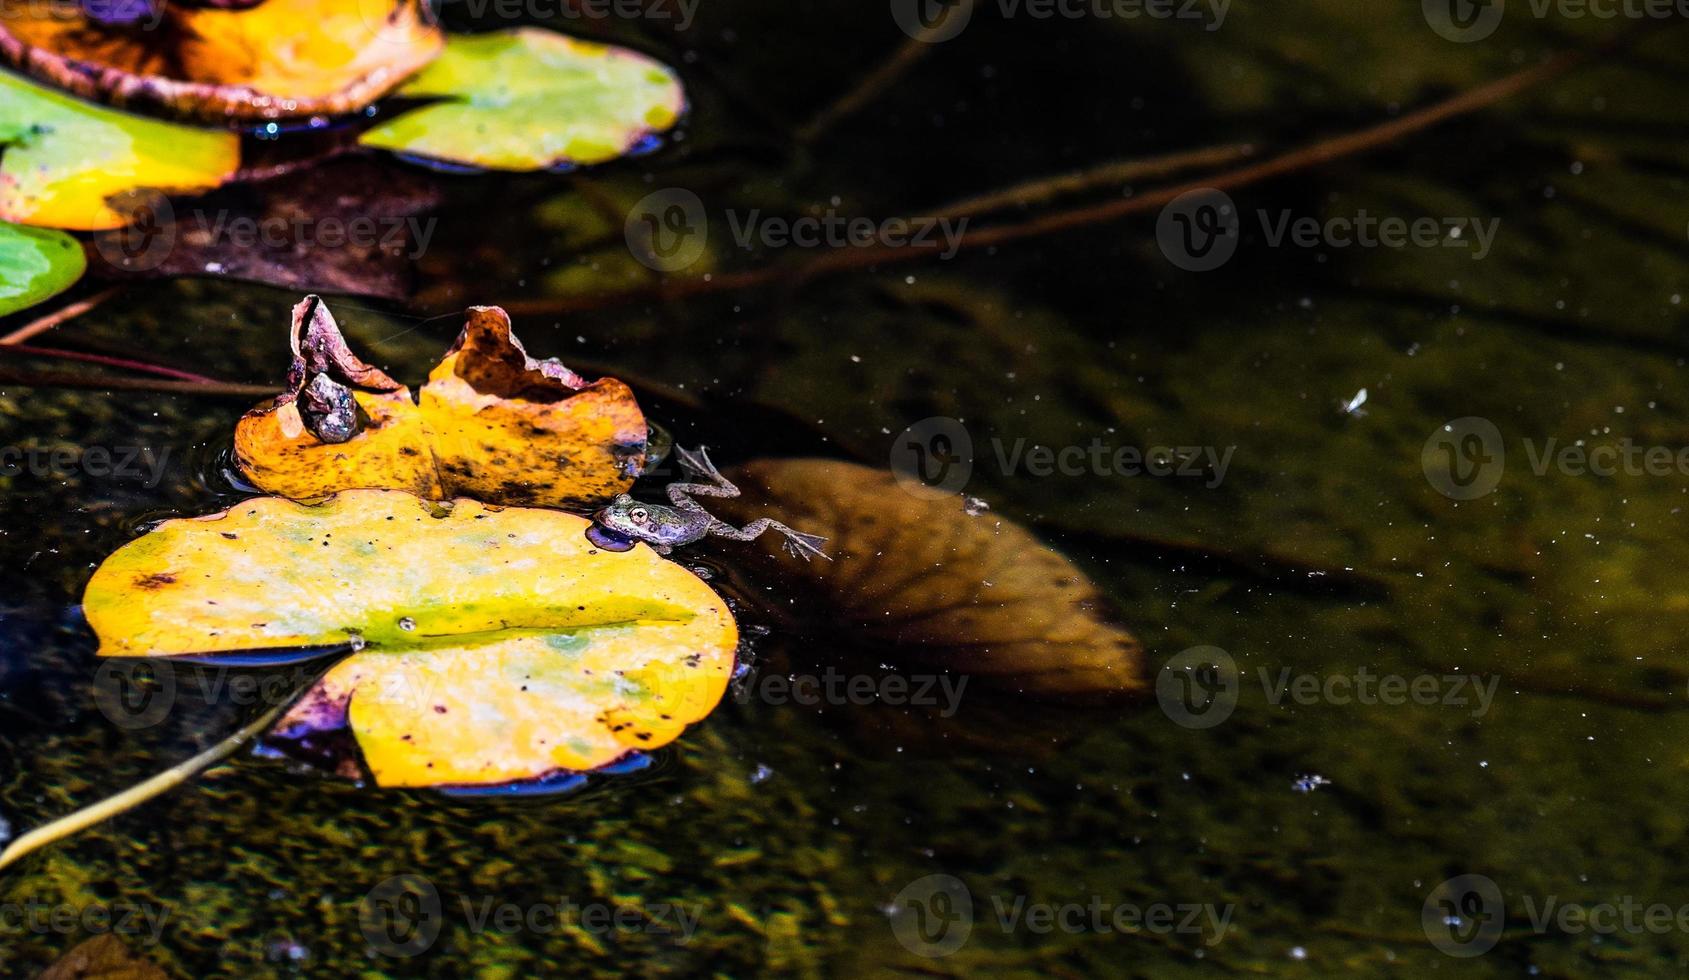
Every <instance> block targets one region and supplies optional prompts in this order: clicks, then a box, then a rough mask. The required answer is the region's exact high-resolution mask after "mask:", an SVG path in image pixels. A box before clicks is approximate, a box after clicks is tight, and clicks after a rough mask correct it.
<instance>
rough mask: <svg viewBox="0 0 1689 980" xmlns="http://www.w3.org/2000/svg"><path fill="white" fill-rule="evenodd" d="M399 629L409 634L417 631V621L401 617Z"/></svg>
mask: <svg viewBox="0 0 1689 980" xmlns="http://www.w3.org/2000/svg"><path fill="white" fill-rule="evenodd" d="M399 628H400V629H402V630H404V631H405V632H406V633H409V632H410V631H411V630H414V629H416V620H414V619H412V618H410V617H409V616H403V617H400V619H399Z"/></svg>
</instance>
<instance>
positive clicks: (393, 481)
mask: <svg viewBox="0 0 1689 980" xmlns="http://www.w3.org/2000/svg"><path fill="white" fill-rule="evenodd" d="M293 321H294V322H293V349H294V359H293V366H292V369H291V370H290V372H289V376H288V388H287V390H286V391H285V392H284V393H283V394H282V395H281V396H280V397H279V398H277V399H276V401H275V403H274V404H272V405H268V406H261V407H259V408H256V409H253V410H252V411H250V412H248V413H247V414H246V415H245V416H244V417H243V418H242V419H241V420H240V422H239V423H238V424H237V425H236V427H235V457H236V459H237V460H238V461H239V463H240V466H241V470H242V472H244V473H245V475H246V476H247V478H248V479H250V480H251V481H252V482H253V485H254V486H256V487H258V488H259V489H260V490H263V491H265V492H266V493H274V494H280V495H282V496H286V497H292V498H295V499H303V498H308V497H315V496H322V495H324V494H329V493H334V492H336V491H339V490H348V489H354V488H392V489H399V490H407V491H410V492H412V493H417V494H420V495H422V496H427V497H434V498H439V497H449V496H470V497H474V498H476V499H480V500H485V501H488V502H490V503H500V504H523V505H532V506H544V507H559V508H584V507H590V506H592V505H594V504H597V503H599V502H602V501H603V500H606V499H608V498H610V497H613V496H615V495H616V494H618V493H621V492H622V491H624V490H626V489H627V488H628V487H629V486H631V485H632V483H633V480H634V477H635V476H636V475H637V474H638V472H639V471H640V469H641V468H642V467H643V465H644V462H645V449H646V440H647V426H646V422H645V416H644V413H643V412H641V411H640V408H639V403H638V402H637V401H636V400H635V399H634V395H633V392H632V390H630V389H629V388H628V387H627V385H625V384H623V383H622V382H620V381H617V380H615V379H613V378H605V379H602V380H600V381H597V382H592V383H588V382H587V381H586V380H585V379H583V378H581V377H580V376H579V375H576V374H575V373H574V372H573V371H570V370H569V369H568V368H566V367H564V366H563V365H562V364H560V363H558V362H557V361H556V360H545V361H536V360H534V359H533V358H531V357H529V356H528V354H527V352H526V351H525V350H523V348H522V345H521V343H520V342H519V341H518V340H517V339H516V338H515V336H514V335H513V334H512V333H511V331H510V319H509V317H507V316H505V314H504V311H503V310H500V309H498V308H497V307H474V308H472V309H471V310H470V311H469V319H468V323H467V324H466V325H465V327H464V329H463V332H462V333H461V334H460V335H459V337H458V340H457V342H456V343H455V344H454V345H453V347H452V349H451V350H450V351H448V352H447V354H446V356H445V358H444V359H443V360H442V361H441V362H440V364H439V366H437V367H436V368H435V369H434V371H433V373H432V374H431V375H430V377H429V380H428V382H427V384H425V385H424V386H423V388H422V392H421V396H422V402H421V405H420V406H419V405H417V404H416V403H414V402H413V401H412V400H411V395H410V392H409V390H408V389H407V388H405V387H404V386H402V385H400V384H398V383H397V382H395V381H393V380H392V379H391V378H389V377H388V376H387V375H385V374H383V373H382V372H380V371H378V370H376V369H375V368H372V367H370V366H369V365H366V364H364V363H363V362H362V361H360V360H359V359H358V358H357V357H356V356H354V355H353V354H352V353H351V351H350V349H349V348H348V347H347V346H346V341H345V339H344V338H343V337H342V336H341V334H340V331H339V328H338V327H337V326H336V325H335V323H334V319H333V317H332V316H330V315H329V312H328V309H327V307H325V306H324V305H323V304H322V302H321V300H319V299H317V298H316V297H314V296H313V297H307V298H306V300H305V301H304V302H302V303H300V304H299V305H298V306H296V307H295V308H294V315H293ZM324 377H326V379H327V380H318V379H319V378H324ZM340 389H345V390H346V391H348V392H349V393H350V396H351V399H352V400H353V401H355V402H356V405H357V407H358V409H360V410H361V411H360V413H359V415H358V416H357V418H356V420H355V424H354V425H353V428H355V430H356V431H355V432H353V433H352V434H351V435H350V436H349V438H339V437H337V436H336V435H335V433H334V432H333V431H332V430H333V429H334V425H333V424H332V421H333V420H330V422H331V424H328V425H325V424H324V422H323V420H322V418H321V416H322V414H323V412H322V406H321V405H320V404H315V403H316V402H320V401H321V399H322V398H323V397H325V395H326V396H328V397H332V396H333V395H335V394H337V393H338V391H339V390H340ZM342 435H344V434H342Z"/></svg>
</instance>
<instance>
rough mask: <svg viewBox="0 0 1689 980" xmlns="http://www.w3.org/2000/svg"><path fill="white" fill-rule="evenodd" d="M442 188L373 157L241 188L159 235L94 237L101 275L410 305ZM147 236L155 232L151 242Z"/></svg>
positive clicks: (186, 214)
mask: <svg viewBox="0 0 1689 980" xmlns="http://www.w3.org/2000/svg"><path fill="white" fill-rule="evenodd" d="M439 200H440V194H439V191H438V188H437V187H436V185H435V183H434V181H433V180H432V179H431V178H430V177H429V176H427V175H425V174H419V173H418V172H417V171H416V170H414V169H411V168H399V167H396V166H394V165H392V164H388V163H384V162H383V161H380V160H374V159H370V158H368V157H357V158H342V159H339V160H333V161H330V162H328V163H324V164H321V165H319V166H315V167H309V168H307V169H304V170H299V171H291V172H288V173H285V174H283V175H281V176H278V177H273V178H271V179H269V180H263V181H257V182H253V183H240V184H233V185H231V186H229V187H226V188H224V189H222V190H221V191H218V192H216V193H215V194H214V195H213V196H211V197H206V198H202V199H200V200H199V201H196V202H194V204H193V206H192V207H191V208H190V207H188V206H187V205H185V204H177V205H175V206H173V207H171V208H168V209H164V210H167V211H168V212H169V214H167V215H165V216H163V217H165V218H166V219H167V221H166V222H165V223H163V225H162V227H158V228H156V229H152V228H148V229H144V230H143V229H140V228H126V229H117V230H115V231H107V232H101V233H100V234H98V235H96V236H94V254H93V259H94V261H95V265H94V270H93V271H94V274H95V275H102V274H104V275H107V276H110V277H123V276H142V277H146V278H175V277H178V276H211V277H216V278H226V279H244V280H248V281H252V282H262V283H268V284H269V285H272V286H283V287H287V288H290V289H297V290H302V291H303V290H309V291H312V292H324V293H344V294H347V295H354V296H379V297H382V298H385V299H396V300H397V299H404V298H406V297H407V296H409V295H410V292H411V282H412V268H413V264H414V259H415V256H417V255H418V254H420V253H421V252H422V251H423V250H424V249H425V248H426V247H427V245H428V242H429V239H430V236H431V235H432V233H433V229H434V223H433V219H430V218H423V217H422V215H423V214H424V213H426V212H427V211H429V210H431V209H433V208H434V207H436V206H437V205H438V203H439ZM144 231H154V232H155V234H154V235H153V236H152V237H150V238H147V237H142V235H141V234H138V233H144Z"/></svg>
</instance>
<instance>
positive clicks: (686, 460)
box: [669, 446, 739, 508]
mask: <svg viewBox="0 0 1689 980" xmlns="http://www.w3.org/2000/svg"><path fill="white" fill-rule="evenodd" d="M674 457H675V459H676V460H678V461H679V462H680V466H681V468H682V469H684V470H685V471H686V472H687V473H689V474H691V475H692V476H694V477H697V478H699V479H703V480H709V481H710V482H709V483H671V484H669V500H670V501H671V502H672V503H673V504H674V505H675V506H676V507H687V505H689V504H690V505H691V507H693V508H696V507H697V504H695V503H693V502H692V501H690V500H685V499H683V498H684V497H685V496H687V495H689V494H696V495H698V496H700V497H737V496H739V488H738V487H736V486H734V485H733V481H731V480H729V479H728V478H727V477H725V476H722V475H721V471H720V470H718V469H716V468H715V464H714V463H712V462H710V454H709V450H707V449H705V448H704V447H703V446H699V447H698V449H697V451H696V452H688V451H687V450H685V449H682V448H680V447H679V446H676V447H674Z"/></svg>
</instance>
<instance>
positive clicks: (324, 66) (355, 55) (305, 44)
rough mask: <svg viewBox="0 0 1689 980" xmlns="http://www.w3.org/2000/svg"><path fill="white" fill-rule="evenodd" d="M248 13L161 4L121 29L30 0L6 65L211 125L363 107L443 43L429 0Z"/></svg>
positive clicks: (303, 4) (318, 3)
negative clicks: (426, 6)
mask: <svg viewBox="0 0 1689 980" xmlns="http://www.w3.org/2000/svg"><path fill="white" fill-rule="evenodd" d="M248 6H249V7H250V9H245V10H221V9H216V7H211V6H207V5H204V4H201V5H197V6H190V5H187V4H181V3H160V4H158V5H157V6H156V7H155V8H148V9H147V10H146V12H145V14H144V15H143V16H142V17H141V18H138V22H133V23H113V22H112V21H111V20H110V19H109V18H102V17H97V16H94V15H93V14H92V13H90V12H88V11H87V10H85V9H83V8H81V7H78V6H76V5H73V4H68V3H58V2H49V3H40V4H23V5H21V6H20V7H19V9H18V10H17V11H16V12H14V13H12V14H10V15H8V16H7V17H6V18H5V20H4V22H3V23H0V58H4V59H5V60H6V61H7V62H9V63H10V64H12V65H14V66H16V67H18V68H20V69H22V70H24V71H27V72H29V73H30V74H32V75H34V76H36V77H37V78H41V79H44V80H46V81H49V82H52V83H53V84H55V85H57V86H59V87H61V88H64V89H66V90H68V91H70V92H73V93H75V94H77V95H79V96H82V97H83V98H87V99H94V100H97V101H106V102H110V103H112V104H113V105H120V106H129V105H135V106H144V107H147V108H156V109H164V110H166V111H169V112H172V113H175V114H178V115H182V116H189V117H194V118H199V119H205V120H211V121H216V120H224V119H279V118H283V117H295V116H310V115H321V114H334V113H347V112H353V111H356V110H358V109H361V108H363V107H364V106H366V105H368V104H369V103H371V102H373V101H374V100H375V99H377V98H379V97H381V96H382V95H384V94H386V93H387V91H388V90H389V89H391V88H393V86H395V85H397V84H399V83H400V82H402V81H403V80H404V79H405V78H406V77H407V76H409V75H411V74H412V73H413V72H415V71H416V70H417V69H419V68H421V67H422V66H423V65H426V64H427V63H428V62H429V61H430V60H432V59H433V58H434V57H435V56H436V55H438V54H439V53H440V49H441V47H442V45H443V43H444V39H443V35H442V33H441V32H440V30H439V28H438V27H437V26H436V25H434V24H433V23H431V20H432V18H431V16H425V15H424V13H423V8H422V0H264V2H262V3H259V4H257V5H256V6H251V5H248Z"/></svg>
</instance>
